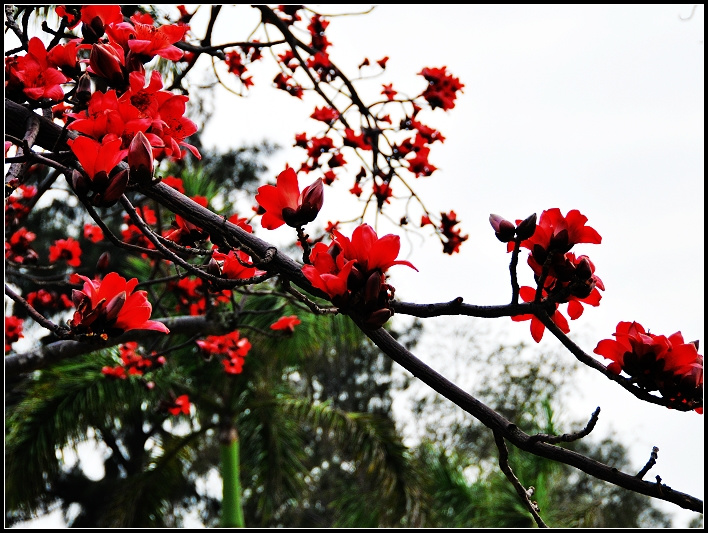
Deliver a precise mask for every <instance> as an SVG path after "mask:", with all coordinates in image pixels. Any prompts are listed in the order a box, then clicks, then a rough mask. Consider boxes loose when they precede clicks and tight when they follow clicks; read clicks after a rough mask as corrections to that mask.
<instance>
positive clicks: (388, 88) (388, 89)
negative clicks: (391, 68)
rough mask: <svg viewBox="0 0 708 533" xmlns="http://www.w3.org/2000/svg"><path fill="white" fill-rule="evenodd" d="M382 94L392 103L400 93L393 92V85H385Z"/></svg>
mask: <svg viewBox="0 0 708 533" xmlns="http://www.w3.org/2000/svg"><path fill="white" fill-rule="evenodd" d="M381 94H383V95H384V96H385V97H386V98H387V99H388V101H389V102H390V101H391V100H393V99H394V98H395V97H396V95H397V94H398V92H397V91H394V90H393V83H389V84H388V85H383V91H381Z"/></svg>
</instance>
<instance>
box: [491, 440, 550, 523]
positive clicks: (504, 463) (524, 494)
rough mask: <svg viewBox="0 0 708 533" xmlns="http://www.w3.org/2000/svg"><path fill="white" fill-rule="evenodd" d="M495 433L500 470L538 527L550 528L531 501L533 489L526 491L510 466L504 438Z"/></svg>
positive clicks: (535, 504) (536, 505)
mask: <svg viewBox="0 0 708 533" xmlns="http://www.w3.org/2000/svg"><path fill="white" fill-rule="evenodd" d="M493 433H494V442H496V444H497V449H498V450H499V468H500V469H501V471H502V472H504V475H505V476H506V478H507V479H508V480H509V481H510V482H511V484H512V485H513V486H514V489H515V490H516V493H517V494H518V495H519V498H521V501H522V502H524V505H525V506H526V508H527V509H528V510H529V512H530V513H531V516H533V519H534V520H535V521H536V525H538V527H548V526H547V525H546V523H545V522H544V521H543V519H542V518H541V515H540V514H538V511H539V509H538V504H537V503H536V502H532V501H531V498H530V496H531V495H532V494H533V487H529V490H526V489H525V488H524V486H523V485H522V484H521V481H519V478H517V477H516V475H515V474H514V471H513V470H512V469H511V466H510V465H509V450H508V449H507V447H506V442H504V437H503V436H502V435H501V433H499V432H498V431H494V432H493Z"/></svg>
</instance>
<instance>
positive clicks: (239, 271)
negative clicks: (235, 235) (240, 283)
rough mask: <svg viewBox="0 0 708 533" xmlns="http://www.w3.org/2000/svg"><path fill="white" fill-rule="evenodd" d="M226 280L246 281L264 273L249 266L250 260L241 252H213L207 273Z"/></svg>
mask: <svg viewBox="0 0 708 533" xmlns="http://www.w3.org/2000/svg"><path fill="white" fill-rule="evenodd" d="M212 270H214V271H215V273H214V275H216V276H221V277H224V278H226V279H247V278H252V277H254V276H260V275H261V274H264V273H265V272H264V271H262V270H258V269H257V268H256V267H255V266H253V265H252V264H251V258H250V257H249V256H248V255H247V254H246V253H245V252H242V251H241V250H231V251H229V253H228V254H223V253H221V252H216V251H215V252H214V253H213V255H212V259H211V261H210V263H209V273H212Z"/></svg>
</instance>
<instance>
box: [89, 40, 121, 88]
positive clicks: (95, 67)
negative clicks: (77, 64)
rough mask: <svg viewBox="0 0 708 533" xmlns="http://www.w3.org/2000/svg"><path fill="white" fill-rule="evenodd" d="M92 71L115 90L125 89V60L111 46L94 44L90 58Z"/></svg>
mask: <svg viewBox="0 0 708 533" xmlns="http://www.w3.org/2000/svg"><path fill="white" fill-rule="evenodd" d="M89 65H90V66H91V70H92V71H93V72H94V74H96V75H97V76H100V77H101V78H105V79H106V80H108V83H109V84H110V85H111V86H113V87H115V88H123V87H125V85H126V83H125V75H124V71H123V58H122V57H121V56H120V55H119V54H118V51H117V50H116V49H115V48H113V47H112V46H111V45H109V44H94V45H93V46H92V47H91V55H90V57H89Z"/></svg>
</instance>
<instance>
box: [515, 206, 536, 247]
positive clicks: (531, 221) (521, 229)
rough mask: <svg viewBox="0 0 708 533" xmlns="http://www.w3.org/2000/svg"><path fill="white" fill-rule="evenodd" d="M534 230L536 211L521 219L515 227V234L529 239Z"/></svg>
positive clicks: (523, 239)
mask: <svg viewBox="0 0 708 533" xmlns="http://www.w3.org/2000/svg"><path fill="white" fill-rule="evenodd" d="M535 232H536V213H534V214H533V215H531V216H530V217H528V218H526V219H524V220H522V221H521V222H520V223H519V225H518V226H517V227H516V235H517V236H518V237H519V238H520V239H521V240H522V241H525V240H526V239H530V238H531V237H533V234H534V233H535Z"/></svg>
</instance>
